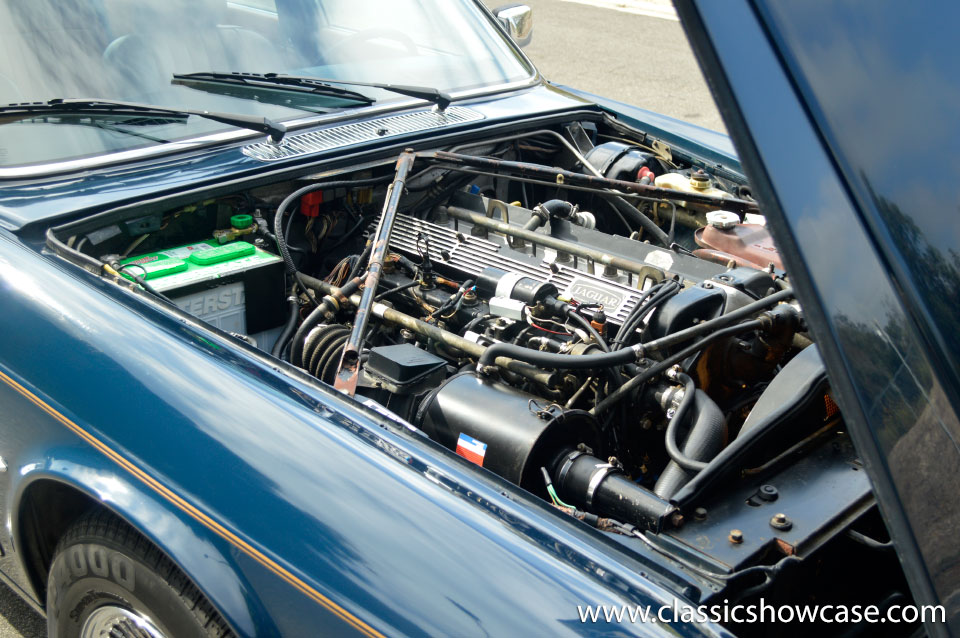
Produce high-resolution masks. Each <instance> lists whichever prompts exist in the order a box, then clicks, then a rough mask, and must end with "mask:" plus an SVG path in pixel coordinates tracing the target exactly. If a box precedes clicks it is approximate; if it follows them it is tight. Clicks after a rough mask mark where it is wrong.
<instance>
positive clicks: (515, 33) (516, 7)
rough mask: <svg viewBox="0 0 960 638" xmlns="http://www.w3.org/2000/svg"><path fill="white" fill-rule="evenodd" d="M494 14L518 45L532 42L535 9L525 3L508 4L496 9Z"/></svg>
mask: <svg viewBox="0 0 960 638" xmlns="http://www.w3.org/2000/svg"><path fill="white" fill-rule="evenodd" d="M493 15H494V16H496V18H497V20H499V21H500V24H502V25H503V28H504V30H506V32H507V33H509V34H510V37H511V38H513V41H514V42H516V43H517V46H520V47H525V46H527V45H528V44H530V40H532V39H533V9H531V8H530V7H528V6H527V5H525V4H508V5H505V6H502V7H498V8H496V9H494V10H493Z"/></svg>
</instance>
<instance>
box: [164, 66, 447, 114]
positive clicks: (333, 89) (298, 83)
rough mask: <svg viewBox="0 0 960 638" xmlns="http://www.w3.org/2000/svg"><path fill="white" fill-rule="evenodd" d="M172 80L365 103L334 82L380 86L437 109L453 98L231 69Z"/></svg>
mask: <svg viewBox="0 0 960 638" xmlns="http://www.w3.org/2000/svg"><path fill="white" fill-rule="evenodd" d="M173 78H174V81H175V82H177V83H180V84H184V83H188V82H221V83H225V84H245V85H257V84H261V85H273V86H285V87H291V88H300V89H304V90H307V91H311V90H312V91H313V92H316V93H322V94H325V95H331V96H334V97H343V98H347V99H356V100H358V101H362V102H365V103H367V104H373V103H374V102H375V101H376V100H374V99H373V98H371V97H369V96H367V95H364V94H362V93H357V92H356V91H350V90H349V89H343V88H340V87H338V86H334V85H336V84H344V85H347V86H365V87H369V88H371V89H381V90H383V91H390V92H391V93H399V94H401V95H409V96H410V97H415V98H419V99H421V100H427V101H428V102H433V103H434V104H436V105H437V108H438V109H439V110H441V111H443V110H444V109H446V108H447V107H448V106H450V103H451V102H453V98H452V97H450V95H448V94H447V93H444V92H443V91H440V90H439V89H434V88H431V87H426V86H410V85H406V84H381V83H378V82H353V81H350V80H339V79H332V78H314V77H305V76H298V75H284V74H282V73H263V74H260V73H243V72H234V73H215V72H203V73H182V74H175V75H174V76H173Z"/></svg>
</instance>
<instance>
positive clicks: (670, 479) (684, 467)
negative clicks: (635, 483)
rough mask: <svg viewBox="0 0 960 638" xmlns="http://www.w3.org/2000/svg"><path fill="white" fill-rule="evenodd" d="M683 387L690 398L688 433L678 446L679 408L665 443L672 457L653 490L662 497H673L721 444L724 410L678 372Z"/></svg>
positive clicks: (712, 455) (680, 424) (668, 430)
mask: <svg viewBox="0 0 960 638" xmlns="http://www.w3.org/2000/svg"><path fill="white" fill-rule="evenodd" d="M677 378H678V379H682V380H683V381H684V384H685V386H686V389H685V390H684V397H683V401H684V402H686V401H687V395H686V393H688V392H689V394H690V396H691V397H692V400H691V401H690V405H692V409H690V413H691V416H690V427H689V432H688V434H687V436H686V438H685V439H684V442H683V444H682V448H683V449H682V450H681V446H678V445H677V430H678V429H679V428H680V427H681V426H682V425H683V423H682V422H681V420H682V419H681V418H678V417H682V416H683V415H681V414H680V410H679V409H678V410H677V414H676V415H674V417H673V419H672V420H671V421H670V425H669V426H667V435H666V437H665V439H666V446H667V454H669V455H670V458H671V459H672V460H671V461H670V463H669V464H668V465H667V467H666V469H665V470H664V471H663V473H662V474H661V475H660V478H659V479H657V484H656V485H655V486H654V488H653V493H654V494H656V495H657V496H659V497H660V498H663V499H669V498H671V497H673V495H674V494H676V493H677V491H678V490H679V489H680V488H681V487H683V486H684V485H686V484H687V483H689V482H690V480H691V479H692V478H693V477H694V476H696V475H697V474H698V473H699V472H700V471H701V470H702V469H703V468H705V467H706V466H707V463H706V461H709V460H710V459H712V458H713V457H714V456H716V455H717V453H718V452H719V451H720V448H721V447H722V446H723V412H721V411H720V408H719V407H718V406H717V404H716V403H715V402H714V401H713V399H711V398H710V397H709V396H707V394H706V393H705V392H704V391H703V390H697V389H696V387H695V386H694V384H693V380H692V379H690V377H688V376H687V375H685V374H681V375H677Z"/></svg>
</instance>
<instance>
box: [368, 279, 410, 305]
mask: <svg viewBox="0 0 960 638" xmlns="http://www.w3.org/2000/svg"><path fill="white" fill-rule="evenodd" d="M419 285H420V282H419V281H410V282H407V283H405V284H401V285H399V286H397V287H395V288H390V289H389V290H385V291H383V292H381V293H380V294H378V295H377V296H376V297H374V298H373V300H374V301H380V300H381V299H385V298H387V297H389V296H390V295H393V294H396V293H398V292H403V291H404V290H409V289H410V288H413V287H414V286H419Z"/></svg>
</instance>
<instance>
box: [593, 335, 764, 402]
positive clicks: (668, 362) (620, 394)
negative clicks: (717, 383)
mask: <svg viewBox="0 0 960 638" xmlns="http://www.w3.org/2000/svg"><path fill="white" fill-rule="evenodd" d="M762 326H763V322H762V321H760V320H759V319H754V320H753V321H745V322H743V323H738V324H737V325H735V326H728V327H727V328H723V329H721V330H717V331H716V332H714V333H712V334H709V335H707V336H706V337H704V338H703V339H701V340H700V341H697V342H695V343H691V344H690V345H689V346H687V347H685V348H682V349H681V350H678V351H677V352H674V353H673V354H672V355H670V356H669V357H667V358H666V359H664V360H663V361H660V362H659V363H655V364H654V365H652V366H650V367H649V368H647V369H646V370H644V371H643V372H641V373H640V374H638V375H636V376H634V377H633V378H631V379H630V380H629V381H627V382H626V383H624V384H623V385H622V386H620V387H619V388H617V389H616V390H615V391H613V392H611V393H610V394H609V395H608V396H607V397H606V398H605V399H604V400H603V401H601V402H600V403H598V404H597V405H596V406H594V407H593V408H592V409H591V410H590V414H593V415H594V416H596V415H598V414H603V413H604V412H605V411H607V410H609V409H610V407H611V406H613V405H614V404H616V403H617V402H618V401H620V400H621V399H623V398H624V397H625V396H626V395H627V394H629V393H630V392H632V391H633V390H634V389H635V388H636V387H638V386H639V385H641V384H643V383H646V382H647V381H649V380H650V379H652V378H654V377H655V376H657V375H658V374H661V373H662V372H666V370H667V369H668V368H670V366H672V365H674V364H675V363H678V362H680V361H683V360H684V359H686V358H687V357H689V356H690V355H691V354H693V353H694V352H697V351H699V350H702V349H703V348H705V347H706V346H707V344H709V343H712V342H714V341H716V340H718V339H722V338H724V337H729V336H730V335H735V334H739V333H741V332H747V331H749V330H756V329H757V328H761V327H762ZM633 351H634V350H633V348H624V349H623V350H618V351H616V352H633Z"/></svg>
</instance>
